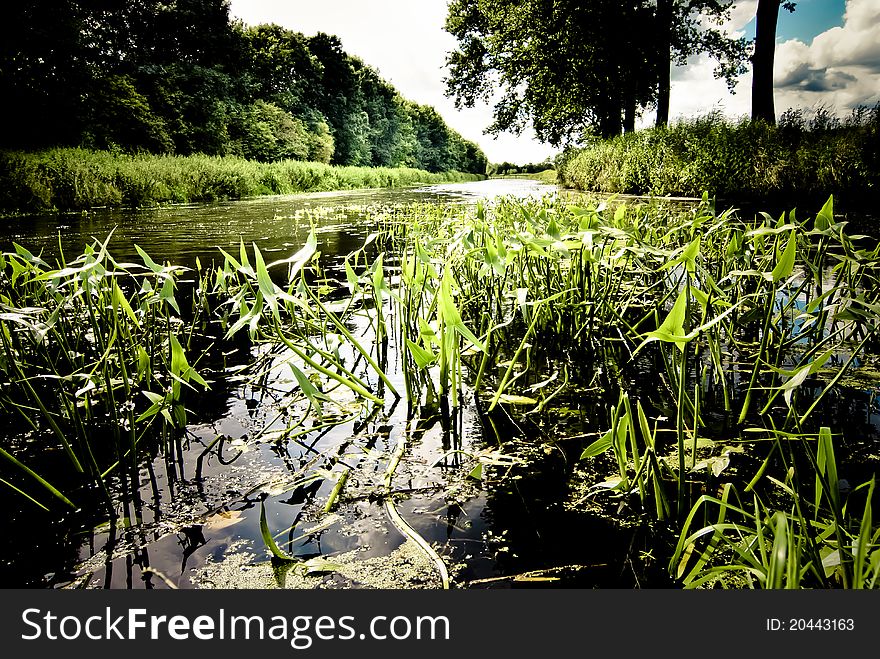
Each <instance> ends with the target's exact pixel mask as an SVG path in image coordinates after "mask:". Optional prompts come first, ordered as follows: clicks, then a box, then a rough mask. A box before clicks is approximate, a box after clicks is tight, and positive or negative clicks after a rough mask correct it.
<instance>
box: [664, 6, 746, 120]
mask: <svg viewBox="0 0 880 659" xmlns="http://www.w3.org/2000/svg"><path fill="white" fill-rule="evenodd" d="M731 6H732V0H657V2H656V9H655V19H656V26H655V28H654V29H655V38H656V40H657V56H658V58H659V60H658V64H657V78H658V80H657V118H656V125H657V126H665V125H667V124H668V123H669V95H670V88H671V82H672V81H671V69H672V66H673V64H678V65H683V64H685V63H686V62H687V58H688V56H690V55H694V54H697V53H701V52H705V53H709V54H710V55H711V56H712V57H713V58H714V59H715V60H716V61H717V62H718V66H717V68H716V69H715V76H716V77H717V78H724V79H725V80H726V81H727V84H728V87H729V88H730V90H731V91H733V86H734V84H735V82H736V77H737V76H738V75H740V74H742V73H745V71H746V69H745V65H744V63H745V61H746V59H747V56H746V50H747V48H748V44H747V42H746V41H745V40H744V39H730V38H728V37H727V36H726V35H725V34H724V33H722V32H721V31H720V30H719V29H716V28H713V27H710V25H712V24H714V25H717V26H720V25H721V23H722V22H723V20H724V19H725V18H727V17H728V15H729V10H730V8H731Z"/></svg>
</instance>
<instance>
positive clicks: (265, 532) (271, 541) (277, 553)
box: [260, 501, 299, 563]
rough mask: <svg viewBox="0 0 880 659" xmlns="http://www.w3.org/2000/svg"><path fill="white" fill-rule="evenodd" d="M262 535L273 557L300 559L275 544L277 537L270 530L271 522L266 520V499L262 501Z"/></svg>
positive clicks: (291, 560) (290, 559) (286, 559)
mask: <svg viewBox="0 0 880 659" xmlns="http://www.w3.org/2000/svg"><path fill="white" fill-rule="evenodd" d="M260 535H262V536H263V542H264V543H265V544H266V549H268V550H269V551H270V552H271V553H272V556H273V557H275V558H277V559H278V560H279V561H288V562H294V563H298V562H299V559H296V558H294V557H293V556H291V555H290V554H287V553H285V552H283V551H282V550H281V548H280V547H279V546H278V545H277V544H275V538H273V537H272V534H271V533H270V532H269V523H268V522H267V521H266V502H265V501H261V502H260Z"/></svg>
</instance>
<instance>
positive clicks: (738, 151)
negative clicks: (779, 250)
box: [559, 106, 880, 205]
mask: <svg viewBox="0 0 880 659" xmlns="http://www.w3.org/2000/svg"><path fill="white" fill-rule="evenodd" d="M878 154H880V106H875V107H874V108H873V109H868V108H862V109H859V110H856V111H855V112H853V113H852V115H851V116H849V117H848V118H846V119H843V120H840V119H837V118H835V117H833V116H831V115H830V114H828V113H826V112H824V111H819V112H818V113H817V114H816V115H815V116H813V117H812V118H807V117H806V116H805V115H804V113H803V112H802V111H788V112H786V113H783V115H782V117H781V118H780V121H779V125H778V126H770V125H768V124H766V123H763V122H757V123H752V122H749V121H741V122H739V123H731V122H729V121H726V120H724V119H722V118H721V117H720V116H717V115H709V116H707V117H703V118H699V119H694V120H690V121H683V122H680V123H678V124H676V125H674V126H671V127H669V128H668V129H666V128H663V129H658V128H654V129H650V130H644V131H638V132H636V133H632V134H627V135H620V136H617V137H614V138H612V139H609V140H595V141H593V142H591V143H589V144H588V145H587V146H585V147H583V148H581V149H573V150H570V151H568V152H567V153H566V154H565V155H564V157H563V158H562V161H561V163H560V165H559V170H560V178H561V180H562V181H563V182H564V183H565V184H566V185H567V186H569V187H574V188H580V189H582V190H595V191H601V192H623V193H634V194H651V195H685V196H700V195H701V194H702V193H703V192H705V191H708V192H709V193H710V194H715V195H718V196H719V197H723V198H727V199H737V200H750V199H752V200H759V199H760V200H767V199H774V198H775V199H781V200H788V199H792V198H796V197H797V198H801V199H804V200H806V199H808V198H811V199H812V201H817V200H821V198H822V197H823V196H824V195H827V194H828V192H833V193H834V194H835V196H838V197H839V198H840V199H841V200H842V201H843V202H844V203H845V204H847V205H856V204H860V203H867V202H868V200H869V199H870V198H871V196H872V195H875V194H876V191H877V190H878V189H880V156H878ZM786 203H787V202H786Z"/></svg>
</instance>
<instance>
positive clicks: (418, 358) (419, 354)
mask: <svg viewBox="0 0 880 659" xmlns="http://www.w3.org/2000/svg"><path fill="white" fill-rule="evenodd" d="M406 346H407V347H408V348H409V352H410V354H411V355H412V358H413V360H414V361H415V363H416V366H417V367H418V368H419V369H424V368H426V367H428V366H430V365H431V364H433V363H434V362H436V361H437V355H435V354H434V353H433V352H431V351H430V350H425V349H424V348H423V347H422V346H420V345H419V344H418V343H414V342H413V341H410V340H409V339H407V340H406Z"/></svg>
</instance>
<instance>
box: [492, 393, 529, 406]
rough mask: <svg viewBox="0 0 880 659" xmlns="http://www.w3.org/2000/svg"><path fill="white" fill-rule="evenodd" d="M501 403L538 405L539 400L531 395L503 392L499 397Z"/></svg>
mask: <svg viewBox="0 0 880 659" xmlns="http://www.w3.org/2000/svg"><path fill="white" fill-rule="evenodd" d="M498 402H500V403H508V404H510V405H537V403H538V401H537V400H535V399H534V398H530V397H529V396H517V395H515V394H501V396H499V398H498Z"/></svg>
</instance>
